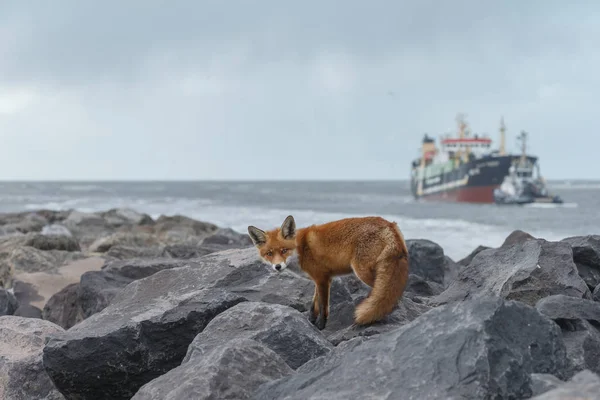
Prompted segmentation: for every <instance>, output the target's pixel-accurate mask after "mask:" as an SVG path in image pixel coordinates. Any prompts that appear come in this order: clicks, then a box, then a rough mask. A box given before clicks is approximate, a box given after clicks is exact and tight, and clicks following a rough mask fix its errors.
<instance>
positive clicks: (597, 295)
mask: <svg viewBox="0 0 600 400" xmlns="http://www.w3.org/2000/svg"><path fill="white" fill-rule="evenodd" d="M592 299H593V300H594V301H600V284H598V286H596V289H594V293H593V294H592Z"/></svg>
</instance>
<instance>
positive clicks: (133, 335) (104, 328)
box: [43, 271, 244, 399]
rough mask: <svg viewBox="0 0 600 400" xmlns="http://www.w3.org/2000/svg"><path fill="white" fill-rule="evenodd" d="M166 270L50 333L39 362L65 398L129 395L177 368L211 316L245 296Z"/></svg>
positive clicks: (102, 397) (137, 282) (117, 397)
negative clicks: (205, 286) (62, 330)
mask: <svg viewBox="0 0 600 400" xmlns="http://www.w3.org/2000/svg"><path fill="white" fill-rule="evenodd" d="M166 272H168V271H163V272H161V273H158V274H156V275H154V276H153V277H150V278H148V279H143V280H139V281H135V282H133V283H132V284H131V285H129V286H128V290H126V291H124V292H121V293H120V295H119V296H117V297H116V298H115V301H113V302H112V303H111V304H110V305H109V306H108V307H106V308H105V309H104V310H103V311H101V312H100V313H97V314H94V315H92V316H91V317H89V318H88V319H85V320H83V321H82V322H80V323H79V324H77V325H75V326H74V327H72V328H71V329H69V330H68V331H66V332H65V333H64V334H60V335H58V334H57V335H54V336H52V337H51V338H50V340H49V341H48V343H47V344H46V346H45V347H44V356H43V359H44V366H45V367H46V370H47V371H48V374H49V375H50V377H51V378H52V380H53V381H54V382H55V384H56V386H57V387H58V388H59V390H60V391H61V392H62V393H64V394H65V396H67V397H70V398H76V397H81V398H92V397H93V398H95V399H130V398H131V397H132V396H133V395H134V394H135V393H136V392H137V390H138V389H139V388H140V386H142V385H143V384H145V383H147V382H149V381H151V380H153V379H155V378H157V377H158V376H160V375H163V374H165V373H166V372H167V371H169V370H171V369H173V368H175V367H176V366H178V365H179V364H180V363H181V361H182V359H183V357H184V356H185V352H186V350H187V347H188V345H189V343H190V342H191V341H192V340H193V339H194V337H195V336H196V335H197V334H198V333H200V332H201V331H202V330H203V329H204V327H205V326H206V324H208V322H210V320H211V319H213V318H214V317H215V316H216V315H218V314H220V313H221V312H223V311H225V310H226V309H228V308H230V307H232V306H234V305H235V304H237V303H239V302H241V301H244V299H243V297H241V296H239V295H234V294H231V293H228V292H226V291H224V290H220V289H197V288H196V285H197V281H185V280H183V279H182V278H183V277H182V276H180V275H178V274H176V275H171V276H168V275H166V274H165V273H166ZM157 275H163V276H162V277H158V279H152V278H155V277H156V276H157ZM178 276H179V278H178Z"/></svg>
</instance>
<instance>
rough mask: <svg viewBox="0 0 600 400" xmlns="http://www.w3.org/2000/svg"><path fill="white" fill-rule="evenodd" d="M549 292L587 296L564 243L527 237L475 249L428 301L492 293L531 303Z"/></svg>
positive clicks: (583, 283)
mask: <svg viewBox="0 0 600 400" xmlns="http://www.w3.org/2000/svg"><path fill="white" fill-rule="evenodd" d="M553 294H565V295H568V296H573V297H578V298H587V299H590V298H591V293H590V291H589V289H588V287H587V285H586V284H585V282H584V281H583V280H582V279H581V278H580V277H579V275H578V273H577V267H576V266H575V263H574V262H573V253H572V250H571V247H570V246H569V245H568V244H566V243H562V242H549V241H546V240H544V239H529V240H525V241H523V242H521V243H517V244H514V245H506V246H503V247H500V248H498V249H490V250H485V251H483V252H481V253H479V254H478V255H477V256H476V257H475V258H474V259H473V261H471V263H470V264H469V265H468V266H466V267H463V268H462V269H461V270H460V271H459V273H458V277H457V279H456V280H455V281H454V282H452V283H451V284H450V286H449V287H448V288H447V289H446V290H445V291H444V292H443V293H441V294H440V295H438V296H435V297H433V298H432V300H431V301H432V303H431V304H438V305H439V304H446V303H449V302H453V301H464V300H466V299H470V298H478V297H481V296H489V295H494V296H501V297H504V298H506V299H512V300H519V301H522V302H524V303H526V304H529V305H531V306H534V305H535V304H536V303H537V302H538V300H540V299H541V298H544V297H547V296H550V295H553Z"/></svg>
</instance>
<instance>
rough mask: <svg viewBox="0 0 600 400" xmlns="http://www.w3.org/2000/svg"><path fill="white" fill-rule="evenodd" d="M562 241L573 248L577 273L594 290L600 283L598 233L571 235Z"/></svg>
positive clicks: (599, 236)
mask: <svg viewBox="0 0 600 400" xmlns="http://www.w3.org/2000/svg"><path fill="white" fill-rule="evenodd" d="M562 241H563V242H565V243H568V244H569V245H570V246H571V248H572V249H573V260H574V261H575V265H577V269H578V270H579V275H580V276H581V278H583V280H584V281H585V283H587V285H588V287H589V288H590V290H594V288H595V287H596V286H597V285H599V284H600V235H588V236H573V237H568V238H565V239H563V240H562Z"/></svg>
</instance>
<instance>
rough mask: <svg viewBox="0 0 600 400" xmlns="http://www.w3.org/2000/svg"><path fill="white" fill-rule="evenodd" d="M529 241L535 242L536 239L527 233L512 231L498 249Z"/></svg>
mask: <svg viewBox="0 0 600 400" xmlns="http://www.w3.org/2000/svg"><path fill="white" fill-rule="evenodd" d="M531 239H533V240H535V239H536V238H535V237H533V236H531V235H530V234H529V233H527V232H523V231H522V230H520V229H517V230H514V231H512V232H511V233H510V234H509V235H508V236H507V237H506V239H504V243H502V245H501V246H500V247H510V246H513V245H515V244H523V243H525V242H526V241H528V240H531Z"/></svg>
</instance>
